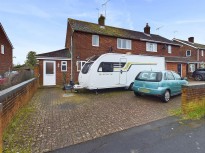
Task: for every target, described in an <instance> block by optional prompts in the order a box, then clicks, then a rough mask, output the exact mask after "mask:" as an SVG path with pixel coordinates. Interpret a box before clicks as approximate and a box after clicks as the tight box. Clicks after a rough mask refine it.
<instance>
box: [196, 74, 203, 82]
mask: <svg viewBox="0 0 205 153" xmlns="http://www.w3.org/2000/svg"><path fill="white" fill-rule="evenodd" d="M194 79H195V80H196V81H201V80H202V76H201V75H196V76H195V77H194Z"/></svg>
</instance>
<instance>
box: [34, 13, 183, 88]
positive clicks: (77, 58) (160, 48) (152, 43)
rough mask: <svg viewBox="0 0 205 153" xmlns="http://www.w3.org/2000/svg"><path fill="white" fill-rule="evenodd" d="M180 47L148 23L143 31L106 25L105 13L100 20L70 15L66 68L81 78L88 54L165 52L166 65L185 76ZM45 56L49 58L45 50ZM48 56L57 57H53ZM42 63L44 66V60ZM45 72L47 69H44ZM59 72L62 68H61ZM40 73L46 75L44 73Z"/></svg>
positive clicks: (71, 78)
mask: <svg viewBox="0 0 205 153" xmlns="http://www.w3.org/2000/svg"><path fill="white" fill-rule="evenodd" d="M180 47H181V45H180V44H178V43H176V42H173V41H171V40H169V39H166V38H164V37H161V36H159V35H155V34H150V27H149V25H148V24H147V25H146V26H145V28H144V32H138V31H133V30H127V29H122V28H117V27H111V26H107V25H105V17H104V16H102V15H101V16H100V18H99V19H98V24H95V23H90V22H85V21H79V20H75V19H70V18H69V19H68V24H67V34H66V42H65V48H66V51H68V52H69V53H71V57H70V58H69V59H70V61H68V63H70V66H71V67H70V71H67V73H68V74H70V75H69V78H68V80H73V81H74V82H77V81H78V74H79V71H80V69H81V67H82V65H83V64H84V62H85V61H86V59H87V58H89V57H91V56H93V55H101V54H104V53H109V52H114V53H124V54H125V53H131V54H136V55H151V56H163V57H166V68H167V69H169V70H175V71H177V72H179V73H180V74H181V75H182V76H186V63H183V62H182V61H181V60H180V61H175V62H173V58H176V57H179V56H180V53H179V50H180ZM38 56H39V55H37V57H38ZM43 56H44V58H46V56H45V54H44V55H43ZM38 59H39V57H38ZM49 60H50V61H52V60H53V61H56V60H55V59H52V58H50V59H49ZM184 60H186V58H184ZM42 62H43V61H42ZM40 66H41V69H43V65H42V63H40ZM68 66H69V64H68ZM56 67H57V66H56ZM59 67H61V65H59ZM179 67H180V69H179ZM42 71H43V70H41V72H42ZM44 72H46V71H45V70H44ZM59 73H62V72H60V71H59ZM57 75H59V74H57ZM41 76H43V78H44V74H42V75H41ZM45 76H46V75H45ZM58 79H61V78H58V77H56V80H58ZM42 80H43V79H42ZM45 80H46V79H45ZM56 82H60V81H56ZM44 85H45V84H44Z"/></svg>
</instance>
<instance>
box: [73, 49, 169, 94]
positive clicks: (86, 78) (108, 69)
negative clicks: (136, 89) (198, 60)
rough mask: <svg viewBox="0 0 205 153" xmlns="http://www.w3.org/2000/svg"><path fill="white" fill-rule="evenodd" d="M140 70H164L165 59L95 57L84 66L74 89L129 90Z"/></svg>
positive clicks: (126, 56)
mask: <svg viewBox="0 0 205 153" xmlns="http://www.w3.org/2000/svg"><path fill="white" fill-rule="evenodd" d="M142 70H150V71H151V70H165V58H164V57H155V56H142V55H130V54H117V53H107V54H103V55H101V56H99V57H96V56H95V57H93V58H91V59H90V60H88V61H87V62H86V63H85V64H84V66H83V68H82V70H81V72H80V74H79V76H78V80H79V85H75V86H74V89H79V88H86V89H90V90H95V89H105V88H117V87H125V88H129V87H132V85H133V82H134V79H135V77H136V75H137V74H138V73H139V72H140V71H142Z"/></svg>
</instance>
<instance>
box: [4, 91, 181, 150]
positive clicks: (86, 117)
mask: <svg viewBox="0 0 205 153" xmlns="http://www.w3.org/2000/svg"><path fill="white" fill-rule="evenodd" d="M180 98H181V97H180V96H176V97H173V98H172V99H171V100H170V102H169V103H162V102H161V101H160V100H159V99H158V98H156V97H147V96H146V97H136V96H134V94H133V92H131V91H124V90H115V91H109V92H105V91H104V92H101V93H100V94H98V95H95V94H94V93H74V94H73V95H72V94H70V93H68V94H65V93H64V92H63V91H62V90H61V89H58V88H50V89H39V90H38V91H37V93H36V94H35V96H34V97H33V98H32V100H31V101H30V103H29V104H28V106H26V107H25V108H24V109H23V110H21V111H20V113H19V114H18V115H17V119H15V120H14V122H13V123H11V126H10V127H9V128H8V130H7V131H6V132H5V133H4V150H5V151H9V150H12V149H13V151H14V152H23V151H24V152H35V153H36V152H44V151H49V150H54V149H57V148H62V147H65V146H69V145H73V144H77V143H80V142H84V141H87V140H91V139H94V138H97V137H101V136H104V135H108V134H110V133H114V132H117V131H121V130H124V129H128V128H130V127H133V126H137V125H142V124H145V123H148V122H151V121H154V120H158V119H162V118H164V117H167V116H169V115H170V110H173V109H176V108H179V107H180V100H181V99H180ZM27 110H30V111H27ZM25 114H26V115H25ZM14 123H15V124H14Z"/></svg>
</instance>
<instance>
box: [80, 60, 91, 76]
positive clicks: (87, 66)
mask: <svg viewBox="0 0 205 153" xmlns="http://www.w3.org/2000/svg"><path fill="white" fill-rule="evenodd" d="M92 64H93V62H89V63H85V64H84V66H83V69H82V73H83V74H87V73H88V71H89V69H90V67H91V65H92Z"/></svg>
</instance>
